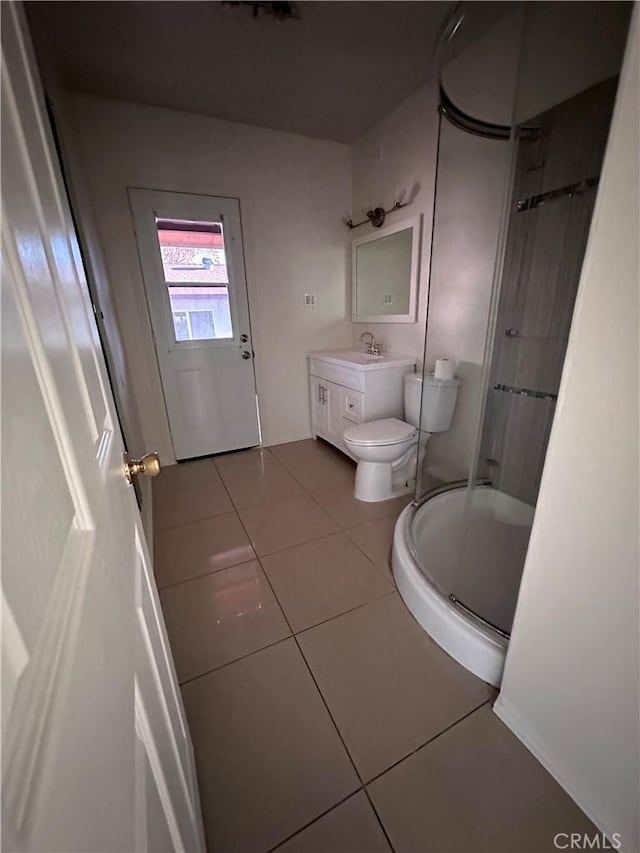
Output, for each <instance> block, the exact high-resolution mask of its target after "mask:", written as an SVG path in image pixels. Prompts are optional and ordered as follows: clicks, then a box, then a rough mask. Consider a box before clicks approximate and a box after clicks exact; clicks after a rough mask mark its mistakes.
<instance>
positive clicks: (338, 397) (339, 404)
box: [325, 382, 346, 444]
mask: <svg viewBox="0 0 640 853" xmlns="http://www.w3.org/2000/svg"><path fill="white" fill-rule="evenodd" d="M325 385H326V387H327V393H326V397H327V399H328V402H329V405H328V409H329V411H328V429H329V434H330V435H331V436H332V438H335V439H336V440H337V441H338V442H339V443H340V444H342V433H343V432H344V423H343V420H344V405H345V393H346V389H344V388H343V387H342V386H341V385H334V384H333V382H326V383H325Z"/></svg>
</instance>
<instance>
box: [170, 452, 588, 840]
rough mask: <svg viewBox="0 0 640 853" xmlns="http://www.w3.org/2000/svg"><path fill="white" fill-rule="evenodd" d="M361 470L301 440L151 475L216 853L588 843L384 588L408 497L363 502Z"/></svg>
mask: <svg viewBox="0 0 640 853" xmlns="http://www.w3.org/2000/svg"><path fill="white" fill-rule="evenodd" d="M354 476H355V465H354V464H353V463H352V461H351V460H350V459H348V458H347V457H345V456H344V455H342V454H340V453H339V452H338V451H337V450H335V449H334V448H332V447H330V446H329V445H327V444H325V443H324V442H322V441H313V440H305V441H299V442H294V443H293V444H287V445H281V446H279V447H275V448H272V449H271V450H260V449H253V450H248V451H240V452H237V453H229V454H224V455H221V456H216V457H215V460H214V459H205V460H200V461H197V462H193V463H188V464H181V465H179V466H172V467H169V468H167V469H165V470H164V471H163V472H162V474H161V476H160V477H159V478H157V479H156V480H155V481H154V491H153V495H154V528H155V531H156V534H155V549H154V550H155V554H154V558H155V573H156V578H157V582H158V586H159V587H161V603H162V607H163V610H164V614H165V619H166V623H167V627H168V632H169V637H170V642H171V646H172V649H173V655H174V659H175V662H176V667H177V671H178V674H179V678H180V680H182V681H183V682H186V683H183V685H182V692H183V696H184V700H185V707H186V711H187V715H188V720H189V726H190V730H191V735H192V739H193V743H194V748H195V756H196V763H197V767H198V779H199V787H200V797H201V801H202V808H203V814H204V820H205V827H206V832H207V837H208V850H209V853H223V851H224V853H234V851H245V853H267V851H269V850H272V849H274V848H276V847H277V845H280V847H277V850H278V853H295V851H298V853H312V851H313V853H358V852H359V851H361V853H377V851H380V853H383V852H384V851H386V853H389V851H390V849H391V848H390V847H389V844H388V840H387V837H386V836H389V837H390V839H391V842H392V844H393V846H394V849H395V851H396V853H429V852H430V851H431V853H435V851H438V853H448V851H452V853H457V852H458V851H465V853H481V851H486V853H493V851H496V853H499V852H500V851H504V853H507V851H508V853H519V851H526V853H532V851H534V850H535V851H536V853H537V851H546V850H551V849H553V848H552V846H551V844H550V841H549V839H550V838H552V834H550V833H552V830H554V827H556V826H557V827H558V828H557V829H556V830H555V831H559V832H565V831H566V832H571V831H579V832H581V831H585V828H586V830H587V831H589V830H590V829H591V825H590V824H589V822H588V821H587V819H586V818H585V817H584V816H583V815H582V814H581V813H580V812H579V810H578V809H577V807H576V806H575V805H574V804H573V803H572V801H571V800H569V798H568V797H567V795H566V794H565V793H564V792H563V791H561V790H560V789H559V788H558V787H557V786H556V785H555V783H554V782H553V781H552V780H550V777H548V775H547V774H546V772H545V771H544V770H543V769H542V767H541V766H540V765H539V764H538V763H537V762H536V761H535V759H534V758H533V756H531V755H530V754H529V753H528V752H527V751H526V750H525V748H524V747H523V746H522V745H521V744H520V743H519V742H518V741H516V740H515V738H514V737H513V736H512V735H511V734H510V733H509V732H507V730H506V729H505V728H504V726H502V724H501V723H500V722H499V721H498V720H497V718H496V717H495V716H494V715H492V714H491V713H490V711H489V709H488V706H486V705H482V703H485V702H490V701H491V699H492V697H493V695H494V691H493V690H492V688H490V687H488V686H487V685H486V684H483V683H482V682H480V681H479V680H478V679H476V678H475V677H474V676H473V675H471V674H470V673H469V672H467V671H466V670H465V669H463V668H462V667H460V666H458V664H456V663H455V662H454V661H453V660H452V659H451V658H449V657H448V656H447V655H446V654H445V653H444V652H443V651H442V650H441V649H439V648H438V647H437V646H436V645H435V644H434V643H433V642H432V641H431V640H430V638H429V637H428V636H427V634H425V633H424V632H423V631H422V630H421V629H420V628H419V626H418V625H417V623H416V622H415V621H414V620H413V618H412V616H411V615H410V614H409V612H408V611H407V610H406V608H405V606H404V604H403V603H402V601H401V599H400V598H399V596H398V594H397V593H396V592H394V591H393V590H394V587H393V578H392V576H391V570H390V562H389V557H390V552H391V545H392V539H393V531H394V527H395V522H396V517H397V515H398V513H399V512H400V511H401V509H402V507H403V506H404V504H405V503H406V502H408V500H409V496H408V497H407V498H406V499H405V498H402V499H399V500H395V501H391V502H388V503H386V504H366V503H361V502H359V501H356V500H355V498H354V497H353V486H354ZM232 501H233V502H232ZM250 540H251V541H250ZM251 542H253V543H254V545H255V549H256V550H255V551H254V548H253V547H252V545H251ZM256 551H257V553H258V555H259V559H257V558H256ZM291 630H293V632H294V633H295V634H296V635H297V636H296V637H295V639H294V638H290V637H289V634H290V631H291ZM298 643H299V646H298ZM300 649H302V652H301V651H300ZM303 655H304V656H303ZM305 658H306V659H305ZM481 705H482V707H480V708H479V710H476V709H478V707H479V706H481ZM345 747H346V748H345ZM347 750H349V754H348V753H347ZM350 756H351V758H350ZM352 762H354V763H355V765H356V767H357V768H358V770H359V772H360V774H361V777H362V778H364V780H365V782H367V792H368V793H369V795H371V796H372V798H373V804H374V807H375V810H374V808H372V806H371V803H370V801H369V800H368V798H367V794H366V793H365V791H363V789H362V784H361V781H360V779H359V778H358V775H357V773H356V772H355V770H354V767H353V763H352ZM390 768H391V769H390ZM368 780H373V781H368ZM383 826H384V830H383ZM385 832H386V835H385ZM551 843H552V842H551Z"/></svg>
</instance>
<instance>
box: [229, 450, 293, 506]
mask: <svg viewBox="0 0 640 853" xmlns="http://www.w3.org/2000/svg"><path fill="white" fill-rule="evenodd" d="M216 464H217V465H218V468H219V470H220V474H221V476H222V479H223V480H224V484H225V486H226V488H227V491H228V492H229V495H230V496H231V500H232V501H233V503H234V505H235V507H236V508H237V509H241V508H244V507H251V506H259V505H261V504H267V503H271V502H272V501H274V500H279V499H281V498H289V497H296V496H298V497H299V496H302V495H304V490H303V488H302V486H301V485H300V484H299V483H298V482H297V480H295V479H294V478H293V477H292V476H291V474H290V473H289V472H288V471H287V470H286V468H285V467H284V466H283V465H281V464H280V462H278V460H277V459H276V458H275V457H274V456H272V455H271V454H270V453H256V452H255V451H252V452H249V453H246V452H245V453H240V454H231V455H229V456H223V457H221V460H220V462H217V463H216Z"/></svg>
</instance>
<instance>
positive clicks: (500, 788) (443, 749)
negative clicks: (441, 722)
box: [368, 706, 597, 853]
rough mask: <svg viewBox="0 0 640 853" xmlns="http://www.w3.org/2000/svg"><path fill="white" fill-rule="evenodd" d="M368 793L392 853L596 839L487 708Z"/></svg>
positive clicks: (524, 851)
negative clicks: (563, 836)
mask: <svg viewBox="0 0 640 853" xmlns="http://www.w3.org/2000/svg"><path fill="white" fill-rule="evenodd" d="M368 789H369V793H370V794H371V797H372V799H373V803H374V805H375V807H376V809H377V811H378V814H379V815H380V817H381V819H382V821H383V823H384V826H385V828H386V830H387V832H388V834H389V837H390V838H391V843H392V844H393V846H394V849H395V850H396V853H415V851H417V850H420V851H424V853H466V852H467V851H474V853H475V851H478V853H480V852H481V851H487V853H493V851H495V853H544V851H553V850H557V847H555V846H554V843H553V837H554V835H555V834H556V833H558V832H567V833H571V832H579V833H580V835H581V836H582V834H583V833H588V834H589V835H590V836H593V835H595V834H596V832H597V830H596V829H595V828H594V826H593V825H592V824H591V822H590V821H589V820H588V819H587V817H586V816H585V815H584V814H583V813H582V812H581V811H580V809H579V808H578V806H577V805H576V804H575V803H574V802H573V800H572V799H571V798H570V797H569V796H568V795H567V794H566V793H565V792H564V791H563V790H562V788H560V786H559V785H558V784H557V783H556V782H555V781H554V780H553V779H552V777H551V776H550V775H549V774H548V773H547V771H546V770H545V769H544V768H543V767H542V765H541V764H539V763H538V762H537V761H536V759H535V758H534V757H533V755H531V753H530V752H529V751H528V750H527V749H526V748H525V747H524V746H523V745H522V743H521V742H520V741H519V740H518V739H517V738H516V737H514V735H512V734H511V732H510V731H509V730H508V729H507V727H506V726H505V725H503V724H502V723H501V722H500V720H499V719H498V718H497V717H496V716H495V714H494V713H493V711H492V710H491V709H490V708H489V707H488V706H485V707H483V708H481V709H480V710H478V711H476V712H475V713H473V714H471V715H470V716H469V717H467V718H466V719H465V720H462V721H461V722H460V723H458V725H456V726H453V728H451V729H450V730H449V731H447V732H445V733H444V734H443V735H441V736H440V737H439V738H437V739H436V740H434V741H433V742H432V743H430V744H427V746H424V747H423V748H422V749H420V750H418V752H416V753H414V754H413V755H412V756H410V757H409V758H407V759H406V760H405V761H403V762H401V763H400V764H398V765H397V766H396V767H394V768H392V769H391V770H389V771H388V772H387V773H385V774H384V775H383V776H381V777H380V778H379V779H377V780H376V781H375V782H372V783H371V785H369V788H368Z"/></svg>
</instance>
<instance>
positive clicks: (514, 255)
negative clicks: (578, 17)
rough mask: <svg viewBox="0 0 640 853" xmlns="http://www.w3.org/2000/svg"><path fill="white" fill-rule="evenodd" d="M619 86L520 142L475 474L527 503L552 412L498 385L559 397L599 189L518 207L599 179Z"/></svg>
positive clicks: (568, 104) (542, 124) (597, 92)
mask: <svg viewBox="0 0 640 853" xmlns="http://www.w3.org/2000/svg"><path fill="white" fill-rule="evenodd" d="M616 87H617V81H616V80H608V81H605V82H604V83H601V84H599V85H597V86H594V87H592V88H591V89H589V90H587V91H586V92H582V93H581V94H579V95H577V96H576V97H574V98H571V99H570V100H568V101H565V102H564V103H562V104H559V105H558V106H557V107H554V108H553V109H551V110H549V111H548V112H547V113H544V114H543V115H540V116H537V117H535V118H533V119H531V120H530V121H528V122H527V125H528V126H536V127H538V128H539V133H538V135H537V137H536V138H525V137H523V138H522V139H521V140H520V143H519V150H518V157H517V164H516V174H515V180H514V191H513V196H512V210H511V216H510V221H509V225H508V231H507V247H506V252H505V259H504V269H503V277H502V285H501V292H500V302H499V307H498V314H497V321H496V337H495V342H494V350H493V357H492V365H491V375H490V387H491V389H492V390H490V391H489V396H488V399H487V406H486V412H485V419H484V426H483V434H482V441H481V459H480V464H479V469H478V470H479V474H480V475H481V476H483V475H484V476H489V477H490V478H491V479H492V480H493V481H494V483H496V484H497V485H498V486H499V487H500V488H501V489H503V490H504V491H506V492H508V493H509V494H511V495H513V496H514V497H516V498H519V499H521V500H524V501H526V502H528V503H535V501H536V498H537V493H538V488H539V484H540V477H541V474H542V468H543V465H544V458H545V454H546V448H547V442H548V438H549V433H550V430H551V424H552V421H553V412H554V409H555V403H554V402H553V401H546V400H544V399H539V398H532V397H524V396H519V395H514V394H508V393H505V392H499V391H495V390H493V385H496V384H501V385H509V386H513V387H516V388H527V389H531V390H534V391H542V392H546V393H550V394H557V392H558V388H559V384H560V377H561V374H562V367H563V364H564V357H565V352H566V346H567V340H568V336H569V330H570V327H571V320H572V316H573V308H574V304H575V298H576V293H577V288H578V283H579V280H580V272H581V269H582V262H583V258H584V252H585V248H586V242H587V239H588V234H589V225H590V222H591V216H592V213H593V205H594V200H595V196H596V191H597V190H596V188H595V187H594V188H591V189H587V190H585V191H583V192H580V193H578V194H575V195H574V196H571V197H569V196H564V197H561V198H557V199H553V200H549V201H547V202H544V203H543V204H540V205H538V206H536V207H534V208H531V209H529V210H526V211H523V212H518V210H517V203H518V201H519V200H521V199H526V198H529V197H531V196H533V195H537V194H539V193H542V192H547V191H549V190H555V189H560V188H562V187H564V186H568V185H570V184H573V183H579V182H581V181H584V180H585V179H587V178H592V177H596V176H598V175H599V173H600V168H601V164H602V158H603V155H604V149H605V145H606V139H607V134H608V128H609V122H610V119H611V113H612V109H613V102H614V98H615V91H616ZM507 330H514V331H515V334H514V335H513V336H507V334H506V332H507ZM487 459H493V460H496V461H497V463H498V464H497V466H490V465H489V464H488V463H487V461H486V460H487Z"/></svg>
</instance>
